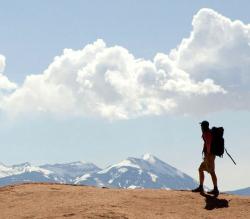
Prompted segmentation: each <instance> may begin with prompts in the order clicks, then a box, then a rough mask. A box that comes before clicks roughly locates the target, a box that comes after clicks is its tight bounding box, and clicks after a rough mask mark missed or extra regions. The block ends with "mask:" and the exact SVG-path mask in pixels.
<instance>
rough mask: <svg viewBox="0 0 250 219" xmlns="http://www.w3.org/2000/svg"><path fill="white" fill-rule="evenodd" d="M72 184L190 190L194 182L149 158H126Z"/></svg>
mask: <svg viewBox="0 0 250 219" xmlns="http://www.w3.org/2000/svg"><path fill="white" fill-rule="evenodd" d="M75 183H76V184H84V185H95V186H107V187H118V188H162V189H191V188H194V187H196V186H197V182H196V181H195V180H194V179H192V178H191V177H190V176H188V175H187V174H185V173H183V172H181V171H180V170H178V169H176V168H174V167H172V166H170V165H168V164H167V163H164V162H163V161H161V160H159V159H158V158H156V157H155V156H153V155H150V154H145V155H144V156H143V158H142V159H139V158H133V157H129V158H127V159H126V160H123V161H121V162H120V163H118V164H114V165H112V166H109V167H108V168H106V169H103V170H101V171H99V172H97V173H92V174H91V173H89V174H84V175H82V176H81V177H78V178H77V179H76V180H75Z"/></svg>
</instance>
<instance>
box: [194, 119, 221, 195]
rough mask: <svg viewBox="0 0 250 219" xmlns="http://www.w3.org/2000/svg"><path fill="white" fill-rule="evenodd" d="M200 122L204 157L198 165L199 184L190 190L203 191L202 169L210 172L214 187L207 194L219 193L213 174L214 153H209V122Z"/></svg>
mask: <svg viewBox="0 0 250 219" xmlns="http://www.w3.org/2000/svg"><path fill="white" fill-rule="evenodd" d="M200 124H201V130H202V138H203V140H204V146H203V151H202V152H203V153H204V158H203V161H202V162H201V165H200V167H199V178H200V185H199V187H197V188H196V189H194V190H192V192H200V193H204V189H203V183H204V179H205V176H204V171H207V172H208V173H210V175H211V177H212V181H213V185H214V189H213V190H212V191H210V192H208V194H213V195H214V196H218V195H219V190H218V187H217V177H216V174H215V164H214V163H215V155H214V154H212V153H211V150H210V149H211V142H212V133H211V130H210V129H209V122H208V121H203V122H201V123H200Z"/></svg>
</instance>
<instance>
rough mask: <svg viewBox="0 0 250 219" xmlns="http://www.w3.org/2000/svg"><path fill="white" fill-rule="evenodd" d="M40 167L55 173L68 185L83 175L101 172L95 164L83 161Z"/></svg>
mask: <svg viewBox="0 0 250 219" xmlns="http://www.w3.org/2000/svg"><path fill="white" fill-rule="evenodd" d="M40 167H41V168H43V169H46V170H49V171H52V172H54V173H55V174H56V175H58V176H60V177H61V178H63V179H64V182H67V183H73V182H74V181H75V178H76V177H79V176H82V175H83V174H88V173H94V172H98V171H100V170H101V169H100V168H99V167H97V166H96V165H95V164H93V163H87V162H82V161H77V162H72V163H62V164H45V165H42V166H40Z"/></svg>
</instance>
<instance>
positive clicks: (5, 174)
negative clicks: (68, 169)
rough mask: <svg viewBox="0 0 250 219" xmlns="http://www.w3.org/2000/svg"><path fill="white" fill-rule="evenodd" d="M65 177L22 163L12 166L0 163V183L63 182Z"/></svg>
mask: <svg viewBox="0 0 250 219" xmlns="http://www.w3.org/2000/svg"><path fill="white" fill-rule="evenodd" d="M62 180H63V179H62V178H60V177H58V176H57V175H56V174H54V173H53V172H52V171H50V170H47V169H43V168H40V167H36V166H32V165H31V164H30V163H22V164H17V165H12V166H6V165H4V164H1V165H0V185H1V186H3V185H9V184H15V183H22V182H61V181H62Z"/></svg>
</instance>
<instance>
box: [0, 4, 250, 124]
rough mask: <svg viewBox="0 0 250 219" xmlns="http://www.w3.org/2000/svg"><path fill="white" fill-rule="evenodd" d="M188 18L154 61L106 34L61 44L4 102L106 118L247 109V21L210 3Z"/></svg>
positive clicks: (14, 109) (9, 107)
mask: <svg viewBox="0 0 250 219" xmlns="http://www.w3.org/2000/svg"><path fill="white" fill-rule="evenodd" d="M192 24H193V30H192V32H191V34H190V36H189V38H187V39H183V41H182V42H181V44H180V45H179V46H178V48H176V49H173V50H172V51H171V53H170V54H169V55H166V54H162V53H159V54H156V56H155V57H154V59H153V60H145V59H138V58H135V57H134V56H133V55H132V54H131V53H130V52H129V51H128V50H127V49H125V48H123V47H121V46H112V47H107V46H106V44H105V42H104V41H103V40H97V41H96V42H94V43H92V44H89V45H87V46H86V47H84V48H83V49H82V50H77V51H75V50H71V49H65V50H64V52H63V54H62V55H60V56H57V57H55V59H54V61H53V62H52V63H51V64H50V65H49V67H48V68H47V69H46V70H45V71H44V72H43V73H42V74H40V75H30V76H27V78H26V80H25V82H24V83H23V84H22V85H21V86H20V87H19V88H18V89H16V90H15V91H14V92H13V93H11V94H8V95H5V97H4V99H3V100H2V101H1V108H2V109H3V110H4V111H7V112H9V113H11V114H19V113H27V112H28V113H30V112H33V113H35V112H47V113H52V114H63V115H80V116H101V117H105V118H109V119H127V118H134V117H138V116H144V115H160V114H164V113H182V114H183V113H188V114H193V113H207V112H211V111H217V110H223V109H246V110H249V109H250V103H249V97H250V95H249V94H250V86H249V82H250V74H249V72H248V69H249V65H250V48H249V45H250V40H249V39H250V32H249V31H250V26H249V25H244V24H243V23H242V22H240V21H231V20H229V19H228V18H225V17H223V16H222V15H220V14H218V13H216V12H215V11H213V10H211V9H202V10H200V11H199V12H198V13H197V14H196V15H195V16H194V19H193V22H192ZM2 66H3V67H2V68H4V61H3V64H2ZM0 69H1V57H0ZM0 81H1V80H0Z"/></svg>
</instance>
